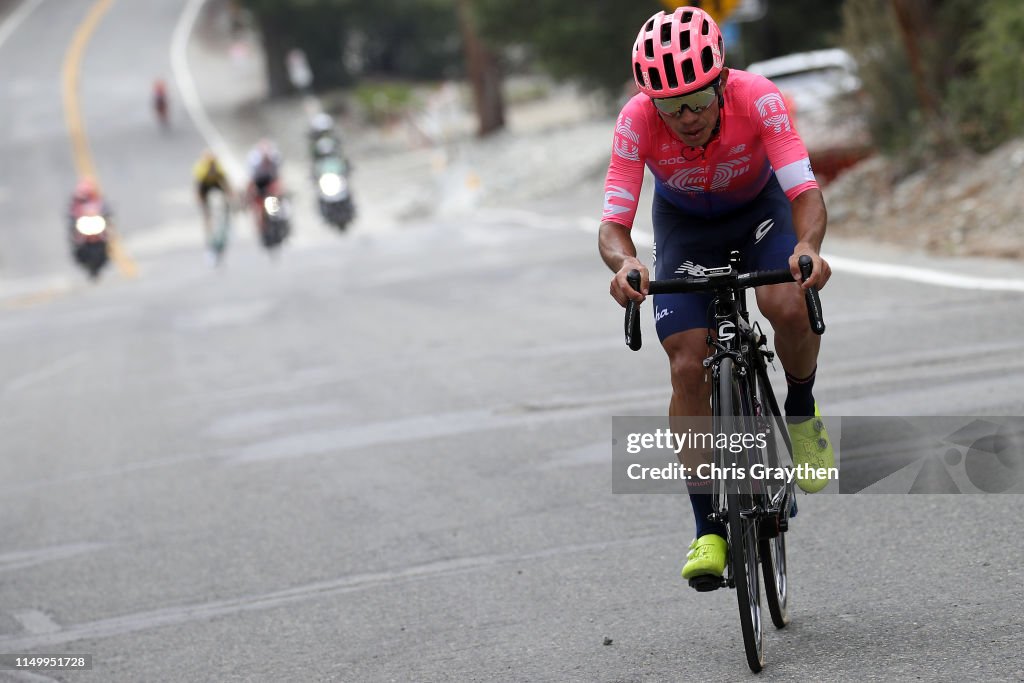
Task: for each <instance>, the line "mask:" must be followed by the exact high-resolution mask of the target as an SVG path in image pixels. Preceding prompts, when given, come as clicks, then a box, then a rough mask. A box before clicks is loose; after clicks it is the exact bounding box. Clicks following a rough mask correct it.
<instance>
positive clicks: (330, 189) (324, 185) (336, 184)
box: [319, 173, 348, 197]
mask: <svg viewBox="0 0 1024 683" xmlns="http://www.w3.org/2000/svg"><path fill="white" fill-rule="evenodd" d="M319 183H320V191H321V192H323V193H324V194H325V195H326V196H328V197H334V196H336V195H339V194H341V193H342V192H344V191H345V190H346V189H347V188H348V182H347V181H346V180H345V179H344V178H342V177H341V176H340V175H338V174H337V173H324V174H323V175H322V176H320V181H319Z"/></svg>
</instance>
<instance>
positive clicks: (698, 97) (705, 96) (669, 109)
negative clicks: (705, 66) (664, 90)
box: [651, 82, 718, 116]
mask: <svg viewBox="0 0 1024 683" xmlns="http://www.w3.org/2000/svg"><path fill="white" fill-rule="evenodd" d="M651 99H652V100H653V102H654V106H655V107H657V108H658V110H659V111H661V112H662V113H664V114H669V115H671V116H679V115H681V114H682V113H683V107H689V108H690V111H692V112H693V113H694V114H699V113H701V112H702V111H704V110H705V109H707V108H708V107H710V106H711V104H712V103H713V102H714V101H715V100H716V99H718V83H717V82H715V83H712V84H711V85H709V86H708V87H706V88H704V89H703V90H697V91H695V92H690V93H686V94H685V95H679V96H677V97H659V98H653V97H652V98H651Z"/></svg>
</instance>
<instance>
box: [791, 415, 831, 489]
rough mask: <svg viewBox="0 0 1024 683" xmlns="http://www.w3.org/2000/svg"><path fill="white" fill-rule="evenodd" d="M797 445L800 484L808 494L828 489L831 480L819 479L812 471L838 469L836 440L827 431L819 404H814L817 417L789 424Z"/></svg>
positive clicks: (794, 453) (793, 440) (794, 459)
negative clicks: (834, 442)
mask: <svg viewBox="0 0 1024 683" xmlns="http://www.w3.org/2000/svg"><path fill="white" fill-rule="evenodd" d="M786 426H787V427H788V428H789V438H790V440H792V442H793V464H794V465H796V467H797V471H796V474H797V476H796V484H797V486H799V487H800V488H801V489H803V490H804V491H806V492H807V493H817V492H818V491H820V490H822V489H823V488H825V487H826V486H828V482H829V479H828V477H817V476H815V473H814V472H813V471H810V470H817V469H819V468H830V467H835V466H836V455H835V452H834V451H833V450H832V440H831V439H829V438H828V432H827V431H825V422H824V421H823V420H822V419H821V412H819V411H818V404H817V403H815V404H814V417H813V418H811V419H810V420H805V421H804V422H798V423H797V424H789V425H786Z"/></svg>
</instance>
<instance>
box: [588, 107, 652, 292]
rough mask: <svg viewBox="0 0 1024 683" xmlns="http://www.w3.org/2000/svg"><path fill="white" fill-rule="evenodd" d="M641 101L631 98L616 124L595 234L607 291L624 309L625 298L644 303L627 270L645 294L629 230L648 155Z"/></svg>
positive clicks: (643, 276)
mask: <svg viewBox="0 0 1024 683" xmlns="http://www.w3.org/2000/svg"><path fill="white" fill-rule="evenodd" d="M643 102H644V100H643V99H642V98H633V99H632V100H630V101H629V102H627V103H626V105H625V106H624V107H623V108H622V111H621V112H620V113H619V118H618V120H617V121H616V124H615V135H614V139H613V141H612V154H611V161H610V163H609V164H608V173H607V175H606V176H605V184H604V211H603V214H602V217H601V227H600V229H599V231H598V249H599V250H600V252H601V258H602V259H603V260H604V262H605V264H607V266H608V267H609V268H611V269H612V271H614V272H615V277H614V278H612V282H611V285H610V287H609V291H610V293H611V295H612V297H613V298H614V299H615V300H616V301H618V302H619V304H620V305H622V306H625V305H626V302H627V300H628V299H633V300H635V301H643V299H644V295H643V294H642V293H638V292H636V291H634V290H633V288H632V287H630V286H629V284H628V282H627V281H626V275H627V274H628V273H629V271H630V270H638V271H640V278H641V287H640V289H641V291H646V289H647V282H648V280H649V276H648V273H647V268H646V267H645V266H644V264H643V263H641V262H640V260H639V259H637V257H636V245H634V244H633V239H632V238H631V237H630V234H629V233H630V228H631V227H632V225H633V217H634V216H635V214H636V210H637V202H638V200H639V198H640V189H641V187H642V186H643V182H644V160H645V159H646V158H647V156H648V145H649V141H650V137H651V134H650V130H649V129H648V126H647V122H646V120H645V117H644V110H643V106H642V105H643Z"/></svg>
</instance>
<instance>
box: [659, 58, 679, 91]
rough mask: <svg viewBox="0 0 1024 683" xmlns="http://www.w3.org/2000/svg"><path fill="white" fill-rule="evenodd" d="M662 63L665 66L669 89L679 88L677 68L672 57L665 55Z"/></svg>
mask: <svg viewBox="0 0 1024 683" xmlns="http://www.w3.org/2000/svg"><path fill="white" fill-rule="evenodd" d="M662 62H664V64H665V76H666V77H668V87H669V88H678V87H679V79H678V78H676V66H675V64H673V63H672V55H665V56H664V57H663V58H662Z"/></svg>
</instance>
